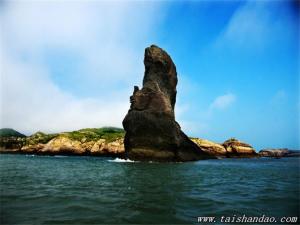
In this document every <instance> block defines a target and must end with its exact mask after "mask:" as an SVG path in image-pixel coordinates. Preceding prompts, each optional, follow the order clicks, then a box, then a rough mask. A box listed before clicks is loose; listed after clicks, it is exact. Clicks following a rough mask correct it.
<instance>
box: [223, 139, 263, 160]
mask: <svg viewBox="0 0 300 225" xmlns="http://www.w3.org/2000/svg"><path fill="white" fill-rule="evenodd" d="M223 146H224V147H225V149H226V152H227V153H226V154H227V156H228V157H256V156H258V155H257V153H256V151H255V150H254V148H253V147H252V146H251V145H249V144H247V143H244V142H241V141H239V140H237V139H235V138H231V139H228V140H227V141H225V142H224V143H223Z"/></svg>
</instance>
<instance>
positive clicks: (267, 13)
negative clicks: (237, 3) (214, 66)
mask: <svg viewBox="0 0 300 225" xmlns="http://www.w3.org/2000/svg"><path fill="white" fill-rule="evenodd" d="M274 4H275V3H274V2H265V1H248V2H246V3H245V4H244V5H242V6H241V7H240V8H238V9H237V10H236V12H235V13H234V14H233V15H232V17H231V19H230V20H229V22H228V24H227V26H226V27H225V28H224V30H223V32H222V33H221V34H220V36H219V37H218V39H217V40H216V46H218V47H223V48H227V47H228V48H229V47H230V48H239V49H245V50H253V49H256V50H258V49H262V48H264V47H265V46H266V45H268V43H269V42H270V39H271V38H273V39H274V38H276V37H273V34H272V32H273V31H274V30H276V29H277V25H278V21H275V20H274V16H273V15H272V13H271V12H272V10H271V7H272V6H273V5H274Z"/></svg>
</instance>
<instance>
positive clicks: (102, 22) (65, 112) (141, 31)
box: [0, 1, 161, 134]
mask: <svg viewBox="0 0 300 225" xmlns="http://www.w3.org/2000/svg"><path fill="white" fill-rule="evenodd" d="M1 7H2V8H1V11H0V22H1V28H2V32H1V35H0V41H1V46H0V47H1V58H0V60H1V61H0V69H1V91H0V92H1V93H0V94H1V95H0V100H1V109H0V112H1V117H0V119H1V120H0V126H1V127H12V128H15V129H17V130H19V131H21V132H25V133H27V134H30V133H32V132H35V131H37V130H42V131H45V132H57V131H62V130H73V129H79V128H84V127H101V126H108V125H109V126H119V127H120V126H122V124H121V122H122V119H123V118H124V116H125V114H126V112H127V110H128V108H129V96H130V94H131V91H132V90H131V87H132V86H133V85H134V84H137V82H139V83H140V82H141V81H142V73H143V70H144V69H143V53H144V52H143V48H144V47H146V46H147V45H149V44H151V43H148V42H149V40H148V35H149V34H151V33H153V29H154V28H155V27H156V26H155V25H156V24H157V23H158V22H159V20H160V16H159V15H161V14H160V13H158V12H159V10H160V7H159V5H157V4H155V3H151V2H141V3H139V2H126V3H125V2H119V1H118V2H104V1H99V2H97V1H96V2H93V1H88V2H83V1H82V2H74V1H72V2H69V1H65V2H56V1H53V2H51V1H46V2H42V1H26V2H21V1H12V2H4V3H3V5H2V6H1ZM61 49H66V50H67V51H70V52H72V53H73V54H75V55H77V56H78V57H79V58H80V60H81V62H80V65H79V66H78V67H79V70H80V72H82V76H81V78H80V79H81V81H82V82H83V81H85V80H90V81H91V82H95V83H99V91H98V92H97V97H94V96H90V97H85V98H83V97H80V96H78V95H76V96H77V97H76V96H75V95H74V93H72V88H69V89H70V90H71V92H67V91H66V90H65V89H63V87H61V86H59V84H57V83H55V82H54V80H53V74H51V71H52V69H53V68H51V67H52V66H56V65H55V64H54V65H53V64H50V63H49V62H48V59H47V57H46V56H47V55H46V54H47V51H49V50H51V51H59V50H61ZM66 75H67V74H66ZM68 76H72V74H68ZM66 77H67V76H66ZM63 79H64V78H63ZM79 82H80V80H79ZM118 82H126V83H127V84H129V85H130V86H128V88H125V89H124V88H122V89H121V88H118V89H116V88H112V87H116V86H117V85H115V86H113V85H112V84H113V83H117V84H118ZM100 87H102V89H101V88H100ZM69 89H68V90H69ZM108 90H109V93H107V91H108ZM98 96H100V97H98Z"/></svg>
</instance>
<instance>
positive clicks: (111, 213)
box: [0, 154, 300, 224]
mask: <svg viewBox="0 0 300 225" xmlns="http://www.w3.org/2000/svg"><path fill="white" fill-rule="evenodd" d="M299 163H300V161H299V158H282V159H272V158H260V159H222V160H204V161H198V162H188V163H142V162H130V161H128V162H126V161H123V160H119V159H112V158H101V157H99V158H97V157H76V156H68V157H67V156H66V157H64V156H35V155H12V154H2V155H0V168H1V170H0V177H1V184H0V185H1V196H0V207H1V221H0V223H1V224H197V223H198V217H203V216H213V217H215V218H216V219H215V222H214V223H211V224H222V223H221V222H220V220H221V217H222V216H231V217H233V216H242V215H246V216H262V215H265V216H269V217H275V218H276V220H278V219H279V218H281V217H288V216H291V217H294V216H297V217H298V222H299V198H300V197H299V196H300V193H299V192H300V186H299V180H300V177H299V176H300V175H299V174H300V173H299ZM277 222H278V221H277ZM198 224H199V223H198ZM227 224H234V223H227ZM285 224H286V223H285Z"/></svg>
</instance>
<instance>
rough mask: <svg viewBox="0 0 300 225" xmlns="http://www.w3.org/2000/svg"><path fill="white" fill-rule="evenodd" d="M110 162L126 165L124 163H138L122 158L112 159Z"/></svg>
mask: <svg viewBox="0 0 300 225" xmlns="http://www.w3.org/2000/svg"><path fill="white" fill-rule="evenodd" d="M108 161H109V162H119V163H124V162H127V163H133V162H137V161H133V160H130V159H120V158H115V159H110V160H108Z"/></svg>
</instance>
